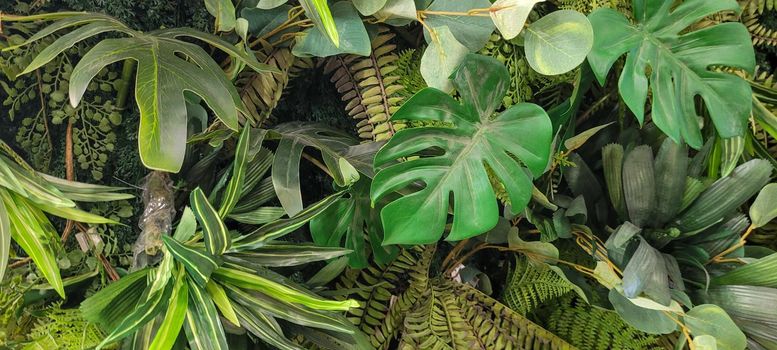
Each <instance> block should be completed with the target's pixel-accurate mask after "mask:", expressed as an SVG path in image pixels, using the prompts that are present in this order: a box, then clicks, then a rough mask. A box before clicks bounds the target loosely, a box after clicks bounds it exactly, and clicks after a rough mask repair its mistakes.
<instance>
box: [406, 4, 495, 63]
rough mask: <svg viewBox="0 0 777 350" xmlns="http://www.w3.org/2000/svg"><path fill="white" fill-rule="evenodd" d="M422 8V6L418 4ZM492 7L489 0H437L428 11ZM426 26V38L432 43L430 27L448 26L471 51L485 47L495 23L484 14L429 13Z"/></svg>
mask: <svg viewBox="0 0 777 350" xmlns="http://www.w3.org/2000/svg"><path fill="white" fill-rule="evenodd" d="M416 7H417V8H419V9H421V8H423V7H422V6H418V5H416ZM490 7H491V2H490V1H489V0H469V1H461V0H435V1H434V2H433V3H432V4H431V5H429V7H428V8H427V9H426V10H427V11H430V12H431V11H434V12H463V13H466V12H467V11H469V10H472V9H488V8H490ZM424 22H426V26H424V38H425V39H426V42H427V43H429V44H431V43H432V42H433V41H434V39H433V37H432V35H431V33H429V28H435V30H436V28H439V27H448V29H450V31H451V33H453V36H454V37H455V38H456V40H457V41H458V42H460V43H461V44H463V45H464V46H465V47H467V49H468V50H469V51H470V52H474V51H477V50H480V49H481V48H483V45H485V44H486V43H487V42H488V39H489V38H490V37H491V33H493V32H494V28H495V26H494V23H493V22H492V21H491V19H490V18H488V17H483V16H467V15H462V16H453V15H447V14H434V13H429V14H427V15H426V19H424Z"/></svg>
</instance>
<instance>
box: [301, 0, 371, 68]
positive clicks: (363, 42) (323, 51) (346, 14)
mask: <svg viewBox="0 0 777 350" xmlns="http://www.w3.org/2000/svg"><path fill="white" fill-rule="evenodd" d="M308 1H324V3H325V0H303V1H302V2H301V3H302V4H303V6H305V5H304V4H305V2H308ZM332 16H334V19H335V22H337V28H336V31H334V30H335V29H334V27H332V30H333V31H334V32H333V33H335V34H334V35H335V36H337V37H339V38H340V39H339V45H336V44H334V43H333V41H332V40H329V39H327V37H326V36H325V34H323V33H322V32H321V30H319V29H318V28H319V26H316V27H315V28H309V29H306V30H305V31H304V32H303V34H302V35H300V36H297V39H296V40H297V42H296V44H295V45H294V48H293V49H292V53H294V55H295V56H297V57H310V56H315V57H328V56H333V55H338V54H343V53H350V54H354V55H359V56H369V55H370V52H371V51H372V47H371V46H370V37H369V35H367V29H366V28H365V27H364V23H362V19H361V17H359V13H358V12H356V9H354V8H353V5H352V4H351V3H350V2H347V1H340V2H338V3H335V4H334V5H332ZM332 26H334V22H332ZM331 35H332V34H330V38H331Z"/></svg>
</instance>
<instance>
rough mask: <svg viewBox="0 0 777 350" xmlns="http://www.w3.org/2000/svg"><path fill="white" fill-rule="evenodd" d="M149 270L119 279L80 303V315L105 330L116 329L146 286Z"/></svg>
mask: <svg viewBox="0 0 777 350" xmlns="http://www.w3.org/2000/svg"><path fill="white" fill-rule="evenodd" d="M150 271H151V270H150V269H142V270H138V271H135V272H132V273H130V274H127V275H125V276H123V277H122V278H120V279H119V280H118V281H116V282H113V283H111V284H109V285H108V286H106V287H105V288H103V289H101V290H100V291H98V292H97V293H95V294H94V295H92V296H91V297H89V298H87V299H86V300H84V301H83V302H82V303H81V307H80V310H81V313H82V314H83V315H84V318H85V319H86V320H88V321H89V322H92V323H95V324H99V325H100V326H101V327H103V328H105V329H112V328H116V326H118V325H119V322H121V321H122V319H123V318H124V316H126V315H127V314H129V313H130V312H132V310H134V309H135V305H136V303H137V301H138V300H140V297H141V296H142V294H143V291H144V290H145V288H146V285H147V278H148V276H149V273H150Z"/></svg>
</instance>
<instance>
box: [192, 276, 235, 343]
mask: <svg viewBox="0 0 777 350" xmlns="http://www.w3.org/2000/svg"><path fill="white" fill-rule="evenodd" d="M186 336H187V337H188V338H189V347H190V348H192V349H193V350H195V349H196V350H218V349H224V350H227V349H228V347H227V339H226V336H225V335H224V329H223V328H222V326H221V320H220V319H219V314H218V311H217V310H216V306H215V305H213V300H211V299H210V298H209V297H208V293H207V292H206V291H205V289H203V288H201V287H200V286H199V285H197V283H193V281H191V280H190V281H189V305H188V307H187V310H186Z"/></svg>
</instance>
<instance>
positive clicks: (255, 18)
mask: <svg viewBox="0 0 777 350" xmlns="http://www.w3.org/2000/svg"><path fill="white" fill-rule="evenodd" d="M289 10H291V5H285V6H280V5H279V6H278V7H275V8H273V9H261V8H244V9H242V10H240V17H241V18H244V19H245V20H246V21H247V22H248V27H247V28H246V30H247V31H248V33H251V35H253V36H255V37H257V38H261V37H264V36H265V35H267V34H269V33H270V31H272V30H274V29H276V28H278V27H279V26H280V25H281V24H283V22H286V21H287V20H288V19H289Z"/></svg>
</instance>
